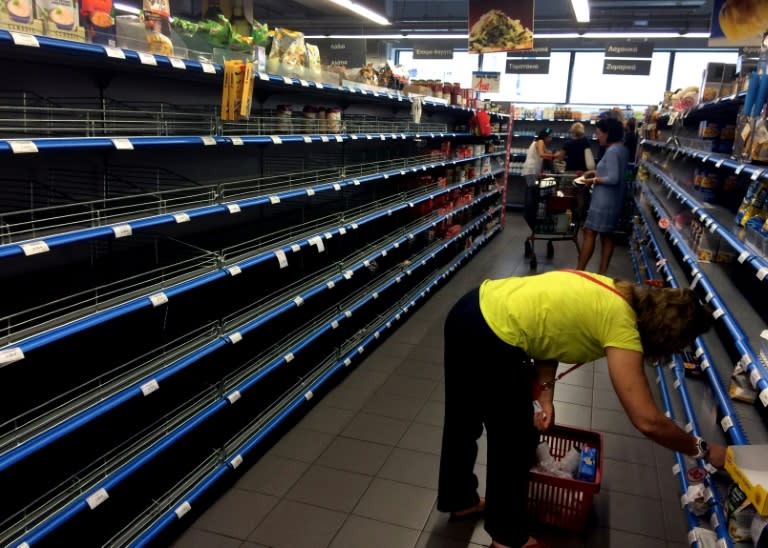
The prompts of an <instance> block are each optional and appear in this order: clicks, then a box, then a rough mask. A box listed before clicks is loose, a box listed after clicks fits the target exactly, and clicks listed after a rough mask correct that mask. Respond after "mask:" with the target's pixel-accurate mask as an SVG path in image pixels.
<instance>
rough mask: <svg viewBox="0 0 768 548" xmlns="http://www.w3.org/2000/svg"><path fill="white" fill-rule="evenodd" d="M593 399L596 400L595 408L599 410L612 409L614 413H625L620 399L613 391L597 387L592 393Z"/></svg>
mask: <svg viewBox="0 0 768 548" xmlns="http://www.w3.org/2000/svg"><path fill="white" fill-rule="evenodd" d="M592 397H593V399H594V407H595V408H597V409H610V410H613V411H621V412H622V413H623V412H624V407H622V405H621V402H620V401H619V397H618V396H617V395H616V392H614V391H613V390H602V389H600V388H597V387H595V389H594V390H593V391H592Z"/></svg>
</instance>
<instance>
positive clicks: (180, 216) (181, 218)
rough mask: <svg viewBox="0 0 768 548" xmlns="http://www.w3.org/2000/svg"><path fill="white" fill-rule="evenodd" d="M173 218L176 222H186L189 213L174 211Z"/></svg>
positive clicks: (188, 218)
mask: <svg viewBox="0 0 768 548" xmlns="http://www.w3.org/2000/svg"><path fill="white" fill-rule="evenodd" d="M173 218H174V220H175V221H176V222H177V223H188V222H189V221H190V217H189V213H174V214H173Z"/></svg>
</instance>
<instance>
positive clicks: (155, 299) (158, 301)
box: [149, 291, 168, 307]
mask: <svg viewBox="0 0 768 548" xmlns="http://www.w3.org/2000/svg"><path fill="white" fill-rule="evenodd" d="M149 301H150V302H151V303H152V306H154V307H158V306H160V305H163V304H165V303H167V302H168V295H166V294H165V293H163V292H162V291H161V292H160V293H155V294H154V295H150V297H149Z"/></svg>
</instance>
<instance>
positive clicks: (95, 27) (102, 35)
mask: <svg viewBox="0 0 768 548" xmlns="http://www.w3.org/2000/svg"><path fill="white" fill-rule="evenodd" d="M80 17H81V18H82V21H83V22H84V24H85V33H86V36H87V37H88V40H89V41H90V42H92V43H94V44H103V45H105V46H114V45H115V44H116V38H115V10H114V7H113V5H112V0H81V4H80Z"/></svg>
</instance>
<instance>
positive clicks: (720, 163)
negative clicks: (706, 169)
mask: <svg viewBox="0 0 768 548" xmlns="http://www.w3.org/2000/svg"><path fill="white" fill-rule="evenodd" d="M723 162H725V158H720V159H719V160H718V161H717V162H715V167H720V166H722V165H723Z"/></svg>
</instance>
